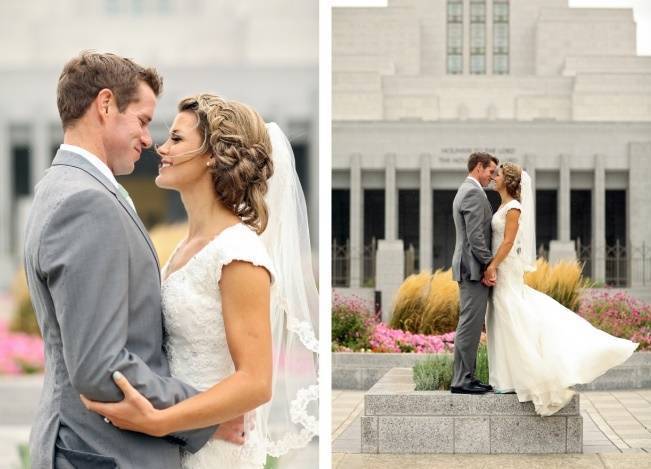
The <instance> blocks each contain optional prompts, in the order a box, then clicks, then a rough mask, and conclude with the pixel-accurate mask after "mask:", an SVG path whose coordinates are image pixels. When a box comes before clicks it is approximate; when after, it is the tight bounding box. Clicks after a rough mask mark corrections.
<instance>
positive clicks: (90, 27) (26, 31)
mask: <svg viewBox="0 0 651 469" xmlns="http://www.w3.org/2000/svg"><path fill="white" fill-rule="evenodd" d="M317 31H318V3H317V2H316V1H309V2H292V1H290V0H273V1H271V0H249V1H246V2H227V1H224V0H212V1H210V0H94V1H86V0H62V1H58V2H49V1H47V0H24V1H21V2H1V3H0V51H1V52H2V53H1V54H0V103H2V105H1V106H0V291H1V290H3V289H4V288H5V287H7V285H8V283H9V282H10V280H11V278H12V276H13V275H14V272H15V270H16V268H17V266H19V265H20V264H21V263H22V260H21V257H22V254H21V252H22V232H23V225H24V221H25V218H26V214H27V212H28V210H29V206H30V203H31V200H32V194H33V188H34V185H35V183H36V182H37V181H38V180H39V179H40V177H41V176H42V174H43V172H44V171H45V170H46V168H48V167H49V165H50V163H51V161H52V158H53V157H54V155H55V153H56V150H57V148H58V146H59V144H60V143H61V142H62V137H63V134H62V130H61V126H60V123H59V117H58V113H57V108H56V85H57V79H58V76H59V74H60V72H61V69H62V67H63V64H64V63H65V62H66V61H67V60H68V59H70V58H71V57H73V56H75V55H76V54H78V53H79V51H81V50H83V49H95V50H97V51H100V52H114V53H117V54H119V55H123V56H126V57H130V58H132V59H134V60H135V61H137V62H138V63H140V64H142V65H153V66H155V67H156V68H157V69H158V70H159V71H160V72H161V74H162V75H163V77H164V91H163V95H162V96H161V98H160V99H159V104H158V107H157V110H156V114H155V118H154V121H153V123H152V134H153V137H154V140H155V141H156V142H162V141H164V140H165V138H166V135H167V131H168V126H169V125H171V123H172V121H173V119H174V116H175V115H176V103H177V102H178V101H179V99H180V98H182V97H184V96H187V95H189V94H194V93H198V92H214V93H217V94H220V95H223V96H226V97H228V98H232V99H237V100H240V101H244V102H246V103H248V104H251V105H253V106H254V107H255V108H256V109H257V110H258V111H259V112H260V113H261V114H262V116H263V117H264V119H265V120H267V121H275V122H277V123H278V124H279V125H280V126H281V128H283V129H284V130H285V132H286V134H287V135H288V137H289V139H290V141H291V142H292V145H293V148H294V152H295V157H296V163H297V169H298V172H299V176H300V179H301V183H302V185H303V189H304V191H305V195H306V199H307V203H308V212H309V217H310V228H311V230H310V231H311V235H312V246H313V250H314V251H315V252H316V246H317V239H316V234H317V232H318V226H317V221H318V216H317V210H318V187H317V184H318V168H317V167H318V164H317V157H318V140H317V137H318V121H317V118H318V108H317V106H318V33H317ZM157 172H158V169H157V158H156V157H155V155H154V154H153V152H152V151H151V150H150V151H147V152H144V153H143V156H142V158H141V160H140V162H139V163H138V164H137V165H136V170H135V172H134V173H133V174H132V175H130V176H126V177H121V178H120V182H121V184H123V185H124V186H125V187H126V188H127V190H128V191H129V193H130V194H131V196H132V198H133V199H134V201H135V204H136V207H137V210H138V213H139V214H140V216H141V218H142V219H143V221H144V223H145V224H146V225H147V227H152V226H154V225H156V224H159V223H164V222H172V221H178V220H181V219H183V218H184V213H183V207H182V205H181V202H180V198H179V197H178V194H177V193H176V192H171V191H162V190H160V189H158V188H156V186H155V185H154V183H153V181H154V177H155V175H156V174H157ZM313 257H314V259H315V260H316V256H313Z"/></svg>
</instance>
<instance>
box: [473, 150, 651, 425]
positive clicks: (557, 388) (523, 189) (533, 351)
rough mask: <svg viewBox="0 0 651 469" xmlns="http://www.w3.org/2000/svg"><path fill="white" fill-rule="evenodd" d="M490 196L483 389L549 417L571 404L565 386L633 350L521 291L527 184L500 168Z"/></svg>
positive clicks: (528, 239)
mask: <svg viewBox="0 0 651 469" xmlns="http://www.w3.org/2000/svg"><path fill="white" fill-rule="evenodd" d="M495 189H496V190H497V191H498V192H499V194H500V197H501V199H502V205H501V206H500V207H499V209H498V210H497V211H496V212H495V214H494V215H493V219H492V229H493V237H492V251H493V256H494V257H493V260H492V261H491V265H492V266H493V267H496V268H497V280H496V283H495V286H494V287H493V290H492V295H491V297H490V300H489V304H488V312H487V317H486V330H487V333H488V362H489V376H490V384H491V385H492V386H493V388H494V389H495V392H496V393H512V392H515V393H516V394H517V396H518V400H519V401H520V402H526V401H533V404H534V406H535V409H536V412H537V413H538V414H540V415H543V416H546V415H552V414H554V413H555V412H558V411H559V410H560V409H562V408H563V407H564V406H565V405H567V404H568V403H569V401H570V400H571V399H572V396H573V395H574V393H575V391H574V390H572V389H571V388H570V386H572V385H574V384H580V383H589V382H591V381H592V380H594V379H595V378H597V377H598V376H600V375H602V374H603V373H605V372H606V371H607V370H608V369H610V368H612V367H614V366H616V365H619V364H621V363H623V362H624V361H625V360H626V359H627V358H629V357H630V356H631V354H632V353H633V352H634V351H635V349H636V348H637V346H638V344H636V343H634V342H631V341H629V340H625V339H620V338H617V337H613V336H611V335H609V334H607V333H605V332H603V331H601V330H599V329H596V328H594V327H593V326H592V325H591V324H590V323H588V322H587V321H586V320H584V319H583V318H581V317H580V316H579V315H578V314H576V313H574V312H573V311H571V310H569V309H567V308H565V307H564V306H563V305H561V304H560V303H558V302H556V301H555V300H554V299H553V298H551V297H549V296H547V295H545V294H543V293H540V292H539V291H537V290H534V289H533V288H530V287H529V286H527V285H526V284H525V283H524V274H525V272H527V271H533V270H535V268H536V257H535V254H536V248H535V245H536V243H535V228H534V220H535V217H534V208H533V197H532V189H531V178H530V177H529V175H528V174H527V173H526V172H524V171H522V168H520V166H518V165H516V164H514V163H504V164H502V165H500V167H499V168H498V171H497V173H496V176H495ZM519 199H521V201H520V200H519Z"/></svg>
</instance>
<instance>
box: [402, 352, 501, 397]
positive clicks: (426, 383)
mask: <svg viewBox="0 0 651 469" xmlns="http://www.w3.org/2000/svg"><path fill="white" fill-rule="evenodd" d="M453 371H454V356H453V355H452V354H449V353H441V354H437V355H430V356H428V357H427V358H425V359H424V360H422V361H419V362H417V363H416V364H415V365H414V367H413V376H414V383H415V385H416V389H415V390H416V391H437V390H438V391H447V390H449V389H450V385H451V384H452V374H453ZM475 377H476V378H477V379H478V380H480V381H481V382H482V383H488V351H487V349H486V345H485V344H480V345H479V349H478V350H477V365H476V368H475Z"/></svg>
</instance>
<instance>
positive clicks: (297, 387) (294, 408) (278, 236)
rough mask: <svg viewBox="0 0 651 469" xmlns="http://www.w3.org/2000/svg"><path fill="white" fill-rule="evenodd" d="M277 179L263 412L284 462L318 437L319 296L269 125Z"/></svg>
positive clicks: (297, 187) (301, 200)
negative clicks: (268, 378) (268, 391)
mask: <svg viewBox="0 0 651 469" xmlns="http://www.w3.org/2000/svg"><path fill="white" fill-rule="evenodd" d="M267 131H268V133H269V137H270V140H271V147H272V154H271V159H272V161H273V165H274V173H273V176H272V177H271V178H270V179H269V187H268V191H267V195H266V196H265V200H266V203H267V208H268V210H269V221H268V224H267V228H266V229H265V231H264V232H263V233H262V234H261V239H262V241H263V242H264V244H265V247H266V248H267V251H268V252H269V255H270V256H271V260H272V262H273V265H274V269H275V271H276V279H275V282H274V284H273V286H272V289H271V327H272V342H273V379H274V381H273V396H272V399H271V401H270V402H269V403H267V404H265V405H264V406H262V407H261V408H260V409H259V412H260V413H261V417H262V419H261V420H262V426H263V428H262V434H263V435H265V439H266V447H267V453H268V454H270V455H272V456H281V455H283V454H286V453H287V452H289V451H290V450H292V449H298V448H302V447H304V446H306V445H307V444H308V443H309V442H310V441H311V440H312V438H313V437H314V436H315V435H317V434H318V427H319V422H318V398H319V388H318V351H319V343H318V340H317V335H316V332H315V331H316V324H317V323H318V321H317V316H318V292H317V287H316V282H315V279H314V272H313V270H312V252H311V249H310V235H309V228H308V218H307V207H306V204H305V196H304V195H303V190H302V188H301V184H300V181H299V179H298V175H297V173H296V167H295V162H294V153H293V151H292V147H291V145H290V143H289V141H288V140H287V137H286V136H285V134H284V133H283V131H282V130H281V129H280V127H279V126H278V125H277V124H275V123H270V124H267Z"/></svg>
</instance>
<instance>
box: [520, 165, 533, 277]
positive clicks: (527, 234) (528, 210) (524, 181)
mask: <svg viewBox="0 0 651 469" xmlns="http://www.w3.org/2000/svg"><path fill="white" fill-rule="evenodd" d="M520 205H521V206H522V213H521V215H520V257H521V259H522V262H523V264H524V270H525V272H533V271H534V270H536V212H535V207H534V202H533V189H532V187H531V176H529V174H528V173H527V172H526V171H524V170H523V171H522V176H521V178H520Z"/></svg>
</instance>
